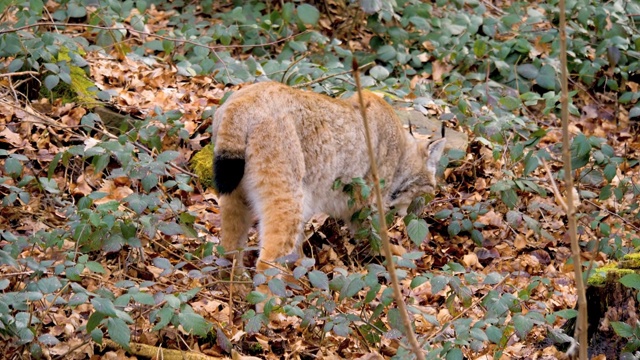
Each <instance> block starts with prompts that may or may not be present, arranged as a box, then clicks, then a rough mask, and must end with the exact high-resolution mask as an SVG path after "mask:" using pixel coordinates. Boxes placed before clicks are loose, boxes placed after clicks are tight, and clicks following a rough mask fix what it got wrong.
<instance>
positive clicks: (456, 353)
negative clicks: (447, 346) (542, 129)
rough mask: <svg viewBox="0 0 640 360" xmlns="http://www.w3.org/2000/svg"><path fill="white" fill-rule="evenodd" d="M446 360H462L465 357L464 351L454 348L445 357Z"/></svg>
mask: <svg viewBox="0 0 640 360" xmlns="http://www.w3.org/2000/svg"><path fill="white" fill-rule="evenodd" d="M445 359H446V360H462V359H464V356H463V354H462V350H460V348H453V349H451V350H449V352H447V356H445Z"/></svg>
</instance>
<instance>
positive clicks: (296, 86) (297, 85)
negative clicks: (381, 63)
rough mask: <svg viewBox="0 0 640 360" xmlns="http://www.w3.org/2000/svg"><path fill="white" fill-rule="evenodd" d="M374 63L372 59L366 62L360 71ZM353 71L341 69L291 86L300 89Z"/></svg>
mask: <svg viewBox="0 0 640 360" xmlns="http://www.w3.org/2000/svg"><path fill="white" fill-rule="evenodd" d="M373 64H375V62H373V61H372V62H369V63H366V64H364V65H362V66H360V67H359V68H358V70H359V71H360V70H364V69H366V68H367V67H369V66H371V65H373ZM352 71H353V70H345V71H341V72H339V73H335V74H330V75H325V76H323V77H319V78H317V79H314V80H311V81H307V82H305V83H302V84H296V85H293V86H291V87H293V88H296V89H298V88H303V87H306V86H309V85H313V84H316V83H319V82H322V81H325V80H327V79H331V78H332V77H336V76H340V75H345V74H348V73H350V72H352Z"/></svg>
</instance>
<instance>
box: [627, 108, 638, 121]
mask: <svg viewBox="0 0 640 360" xmlns="http://www.w3.org/2000/svg"><path fill="white" fill-rule="evenodd" d="M639 116H640V106H635V107H632V108H631V110H629V119H633V118H636V117H639Z"/></svg>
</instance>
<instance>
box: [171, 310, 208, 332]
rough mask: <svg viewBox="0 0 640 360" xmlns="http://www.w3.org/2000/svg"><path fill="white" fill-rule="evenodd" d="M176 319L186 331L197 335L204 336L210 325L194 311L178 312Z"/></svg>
mask: <svg viewBox="0 0 640 360" xmlns="http://www.w3.org/2000/svg"><path fill="white" fill-rule="evenodd" d="M178 321H179V322H180V325H182V327H183V328H184V330H185V331H186V332H188V333H189V334H194V335H197V336H206V335H207V333H208V332H209V330H211V327H212V326H211V324H210V323H209V322H207V320H205V319H204V318H203V317H202V316H201V315H199V314H196V313H194V312H184V311H183V312H180V314H178Z"/></svg>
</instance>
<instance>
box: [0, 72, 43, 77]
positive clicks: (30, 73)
mask: <svg viewBox="0 0 640 360" xmlns="http://www.w3.org/2000/svg"><path fill="white" fill-rule="evenodd" d="M21 75H40V73H39V72H37V71H17V72H10V73H4V74H0V77H9V76H21Z"/></svg>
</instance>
